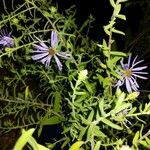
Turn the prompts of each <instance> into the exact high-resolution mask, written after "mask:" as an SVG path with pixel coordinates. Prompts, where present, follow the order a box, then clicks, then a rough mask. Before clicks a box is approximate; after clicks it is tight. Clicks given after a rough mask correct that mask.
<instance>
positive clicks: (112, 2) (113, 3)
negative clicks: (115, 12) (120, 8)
mask: <svg viewBox="0 0 150 150" xmlns="http://www.w3.org/2000/svg"><path fill="white" fill-rule="evenodd" d="M109 1H110V4H111V6H112V7H114V8H115V7H116V4H115V2H114V0H109Z"/></svg>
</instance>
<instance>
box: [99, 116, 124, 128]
mask: <svg viewBox="0 0 150 150" xmlns="http://www.w3.org/2000/svg"><path fill="white" fill-rule="evenodd" d="M101 121H102V122H103V123H105V124H107V125H108V126H110V127H112V128H114V129H117V130H122V129H123V128H122V127H120V126H118V125H117V124H114V123H113V122H111V121H110V120H108V119H106V118H103V119H102V120H101Z"/></svg>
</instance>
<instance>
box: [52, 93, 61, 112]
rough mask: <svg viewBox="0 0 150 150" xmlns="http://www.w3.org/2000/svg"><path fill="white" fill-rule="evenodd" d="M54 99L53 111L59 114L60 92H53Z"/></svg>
mask: <svg viewBox="0 0 150 150" xmlns="http://www.w3.org/2000/svg"><path fill="white" fill-rule="evenodd" d="M54 96H55V99H54V107H53V109H54V111H55V112H61V104H60V103H61V93H60V92H55V94H54Z"/></svg>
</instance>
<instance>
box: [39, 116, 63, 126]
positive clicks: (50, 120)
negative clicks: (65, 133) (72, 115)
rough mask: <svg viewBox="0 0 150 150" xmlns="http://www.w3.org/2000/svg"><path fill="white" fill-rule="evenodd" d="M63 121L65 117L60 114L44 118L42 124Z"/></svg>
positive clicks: (53, 123)
mask: <svg viewBox="0 0 150 150" xmlns="http://www.w3.org/2000/svg"><path fill="white" fill-rule="evenodd" d="M62 121H63V118H61V117H58V116H52V117H50V118H43V119H42V120H41V122H40V125H42V126H43V125H55V124H59V123H61V122H62Z"/></svg>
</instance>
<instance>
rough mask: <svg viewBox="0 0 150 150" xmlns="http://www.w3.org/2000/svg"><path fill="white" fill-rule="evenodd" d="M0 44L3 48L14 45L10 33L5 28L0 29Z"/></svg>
mask: <svg viewBox="0 0 150 150" xmlns="http://www.w3.org/2000/svg"><path fill="white" fill-rule="evenodd" d="M0 45H2V47H3V48H5V47H13V46H14V45H15V43H14V39H13V38H12V37H11V33H8V32H7V30H1V31H0Z"/></svg>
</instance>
